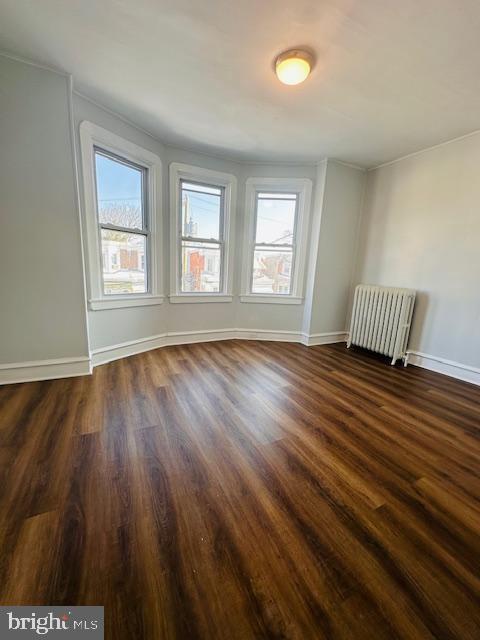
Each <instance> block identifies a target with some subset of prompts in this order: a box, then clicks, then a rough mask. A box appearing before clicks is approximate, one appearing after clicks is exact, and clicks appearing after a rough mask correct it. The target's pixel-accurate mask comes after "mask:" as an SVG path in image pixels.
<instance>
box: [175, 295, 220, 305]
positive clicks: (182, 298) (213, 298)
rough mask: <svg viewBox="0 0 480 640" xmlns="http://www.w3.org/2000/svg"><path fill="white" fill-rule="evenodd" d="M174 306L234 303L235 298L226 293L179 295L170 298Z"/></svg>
mask: <svg viewBox="0 0 480 640" xmlns="http://www.w3.org/2000/svg"><path fill="white" fill-rule="evenodd" d="M168 298H169V300H170V302H171V303H172V304H181V303H191V302H193V303H199V302H232V300H233V296H229V295H225V294H224V293H217V294H215V293H193V294H191V293H186V294H182V293H177V294H175V295H171V296H169V297H168Z"/></svg>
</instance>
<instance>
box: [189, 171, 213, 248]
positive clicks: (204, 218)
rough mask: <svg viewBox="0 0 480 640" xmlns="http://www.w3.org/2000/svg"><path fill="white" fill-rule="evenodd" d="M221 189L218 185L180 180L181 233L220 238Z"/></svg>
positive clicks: (206, 237)
mask: <svg viewBox="0 0 480 640" xmlns="http://www.w3.org/2000/svg"><path fill="white" fill-rule="evenodd" d="M221 195H222V191H221V189H219V188H218V187H209V186H207V185H199V184H190V183H187V182H182V229H183V231H182V234H183V235H184V236H190V237H192V238H204V239H211V240H220V219H221V207H222V197H221Z"/></svg>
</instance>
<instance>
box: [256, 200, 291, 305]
mask: <svg viewBox="0 0 480 640" xmlns="http://www.w3.org/2000/svg"><path fill="white" fill-rule="evenodd" d="M297 204H298V196H297V194H296V193H264V192H257V194H256V199H255V205H256V216H255V218H256V220H255V248H254V252H253V269H252V282H251V287H250V290H251V292H252V293H262V294H272V293H276V294H279V295H289V294H290V292H291V285H292V277H291V276H292V260H293V251H294V247H295V219H296V212H297Z"/></svg>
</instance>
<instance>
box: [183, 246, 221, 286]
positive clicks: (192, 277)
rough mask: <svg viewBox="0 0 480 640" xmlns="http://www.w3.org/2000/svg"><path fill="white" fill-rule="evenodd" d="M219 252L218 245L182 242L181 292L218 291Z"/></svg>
mask: <svg viewBox="0 0 480 640" xmlns="http://www.w3.org/2000/svg"><path fill="white" fill-rule="evenodd" d="M220 263H221V251H220V247H219V246H218V245H209V244H206V243H197V242H182V282H181V285H182V291H183V292H184V293H187V292H190V291H194V292H208V291H210V292H219V291H220Z"/></svg>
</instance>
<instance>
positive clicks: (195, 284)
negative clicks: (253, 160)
mask: <svg viewBox="0 0 480 640" xmlns="http://www.w3.org/2000/svg"><path fill="white" fill-rule="evenodd" d="M235 186H236V184H235V178H234V176H231V175H229V174H224V173H218V172H216V171H210V170H207V169H201V168H199V167H190V166H188V165H182V164H177V163H174V164H172V165H171V167H170V191H171V208H172V223H171V228H172V246H171V248H172V265H171V293H170V301H171V302H174V303H175V302H231V300H232V295H231V285H232V267H233V265H232V264H231V254H230V252H229V245H230V239H231V235H232V233H231V225H232V219H233V209H232V202H234V192H235Z"/></svg>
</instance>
